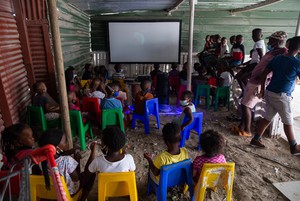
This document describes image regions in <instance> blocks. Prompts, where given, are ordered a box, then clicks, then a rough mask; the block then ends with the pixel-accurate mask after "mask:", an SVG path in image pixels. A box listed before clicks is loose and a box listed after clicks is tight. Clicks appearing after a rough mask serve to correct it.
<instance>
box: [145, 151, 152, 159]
mask: <svg viewBox="0 0 300 201" xmlns="http://www.w3.org/2000/svg"><path fill="white" fill-rule="evenodd" d="M144 158H145V159H147V160H148V161H152V154H149V153H144Z"/></svg>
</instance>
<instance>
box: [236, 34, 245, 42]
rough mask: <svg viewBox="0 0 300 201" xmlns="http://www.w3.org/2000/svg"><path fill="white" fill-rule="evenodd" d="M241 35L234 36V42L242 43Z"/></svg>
mask: <svg viewBox="0 0 300 201" xmlns="http://www.w3.org/2000/svg"><path fill="white" fill-rule="evenodd" d="M243 39H244V38H243V36H242V35H237V36H236V43H238V44H242V43H243Z"/></svg>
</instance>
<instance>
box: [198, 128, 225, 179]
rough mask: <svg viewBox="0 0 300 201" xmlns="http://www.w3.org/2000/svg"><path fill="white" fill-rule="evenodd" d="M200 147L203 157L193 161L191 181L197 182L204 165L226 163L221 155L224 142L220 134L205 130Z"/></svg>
mask: <svg viewBox="0 0 300 201" xmlns="http://www.w3.org/2000/svg"><path fill="white" fill-rule="evenodd" d="M200 145H201V148H202V151H203V152H204V154H203V155H201V156H197V157H196V158H195V160H194V161H193V180H194V182H196V183H197V182H198V179H199V177H200V175H201V171H202V167H203V165H204V163H226V159H225V156H224V155H223V154H222V153H223V149H224V145H225V141H224V138H223V136H222V135H221V134H219V133H218V132H217V131H214V130H207V131H205V132H204V133H202V134H201V139H200Z"/></svg>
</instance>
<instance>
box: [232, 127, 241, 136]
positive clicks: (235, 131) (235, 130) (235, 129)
mask: <svg viewBox="0 0 300 201" xmlns="http://www.w3.org/2000/svg"><path fill="white" fill-rule="evenodd" d="M229 130H230V131H231V132H233V133H234V134H236V135H238V134H239V132H241V130H240V129H239V127H237V126H233V127H231V128H229Z"/></svg>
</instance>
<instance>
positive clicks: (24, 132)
mask: <svg viewBox="0 0 300 201" xmlns="http://www.w3.org/2000/svg"><path fill="white" fill-rule="evenodd" d="M33 145H34V138H33V135H32V130H31V128H30V127H29V126H28V125H26V124H21V123H19V124H14V125H12V126H9V127H7V128H5V130H4V131H3V134H2V138H1V147H2V151H3V152H4V153H5V155H6V157H7V159H8V161H11V159H12V158H13V157H14V155H15V154H16V151H18V150H19V151H20V150H23V149H31V148H32V147H33Z"/></svg>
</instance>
